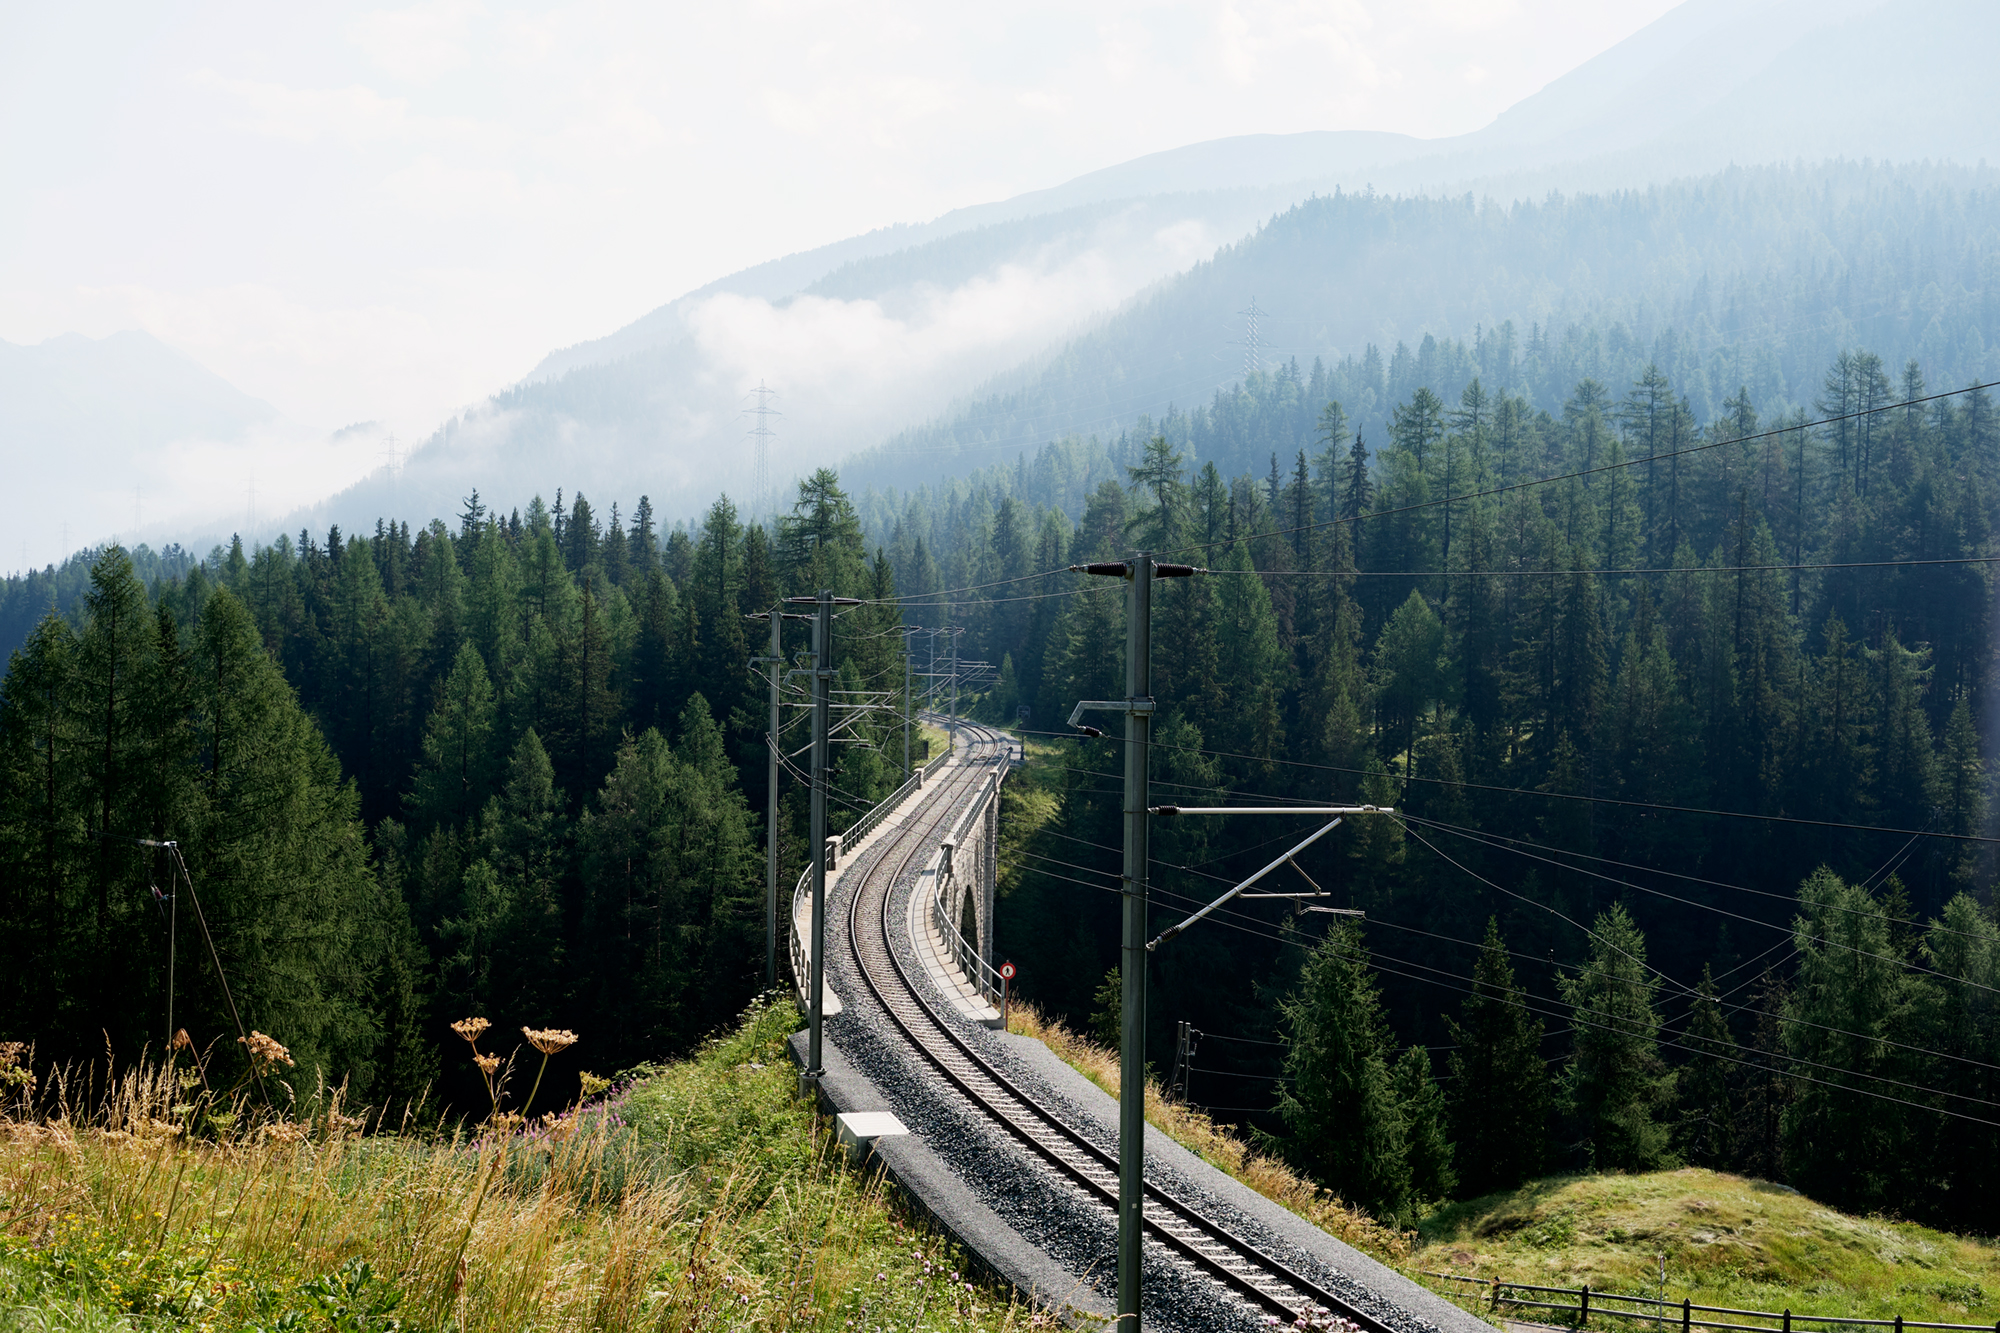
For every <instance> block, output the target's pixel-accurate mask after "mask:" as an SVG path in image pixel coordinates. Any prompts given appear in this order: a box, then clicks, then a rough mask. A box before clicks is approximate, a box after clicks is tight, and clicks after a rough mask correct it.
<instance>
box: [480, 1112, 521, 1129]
mask: <svg viewBox="0 0 2000 1333" xmlns="http://www.w3.org/2000/svg"><path fill="white" fill-rule="evenodd" d="M486 1123H487V1124H489V1125H491V1126H493V1128H495V1129H497V1130H499V1131H500V1132H502V1133H503V1134H504V1133H506V1132H507V1131H509V1130H515V1129H519V1128H520V1127H521V1126H522V1124H523V1123H525V1121H524V1120H523V1118H522V1116H521V1114H520V1113H519V1112H517V1111H500V1112H498V1113H496V1114H495V1115H494V1116H493V1118H492V1119H491V1120H488V1121H487V1122H486Z"/></svg>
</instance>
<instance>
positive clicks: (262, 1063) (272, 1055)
mask: <svg viewBox="0 0 2000 1333" xmlns="http://www.w3.org/2000/svg"><path fill="white" fill-rule="evenodd" d="M236 1040H237V1041H239V1042H241V1043H242V1044H243V1045H245V1046H247V1047H249V1048H250V1058H251V1059H252V1060H254V1061H256V1062H257V1064H258V1066H259V1067H260V1068H263V1067H268V1066H270V1065H288V1064H291V1063H293V1061H292V1053H291V1052H290V1051H288V1050H286V1049H285V1048H284V1047H283V1046H281V1045H279V1043H278V1041H277V1039H276V1038H273V1037H267V1036H265V1035H264V1034H263V1033H261V1032H259V1031H258V1030H257V1029H256V1028H251V1029H250V1035H249V1036H247V1037H238V1038H237V1039H236Z"/></svg>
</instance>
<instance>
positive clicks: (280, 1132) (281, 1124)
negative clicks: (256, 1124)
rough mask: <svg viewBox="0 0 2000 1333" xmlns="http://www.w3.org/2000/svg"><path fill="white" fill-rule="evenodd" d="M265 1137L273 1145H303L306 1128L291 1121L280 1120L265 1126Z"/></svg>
mask: <svg viewBox="0 0 2000 1333" xmlns="http://www.w3.org/2000/svg"><path fill="white" fill-rule="evenodd" d="M263 1132H264V1137H265V1138H266V1139H267V1140H269V1141H270V1142H272V1143H303V1142H305V1137H306V1127H305V1126H304V1125H295V1124H293V1123H292V1122H291V1121H289V1120H279V1121H276V1122H274V1123H272V1124H268V1125H265V1126H264V1129H263Z"/></svg>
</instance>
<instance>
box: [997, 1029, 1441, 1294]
mask: <svg viewBox="0 0 2000 1333" xmlns="http://www.w3.org/2000/svg"><path fill="white" fill-rule="evenodd" d="M1007 1030H1008V1031H1009V1032H1014V1033H1018V1034H1020V1035H1021V1036H1024V1037H1033V1038H1035V1039H1036V1040H1037V1041H1040V1042H1041V1043H1042V1044H1043V1045H1045V1046H1047V1047H1048V1048H1049V1049H1050V1050H1052V1051H1054V1052H1055V1053H1056V1055H1057V1056H1059V1057H1060V1058H1061V1059H1062V1060H1063V1062H1064V1063H1065V1064H1068V1065H1069V1066H1070V1067H1071V1068H1073V1069H1075V1070H1076V1071H1077V1072H1078V1073H1080V1074H1082V1075H1083V1076H1084V1077H1085V1078H1087V1079H1089V1080H1090V1081H1091V1082H1092V1083H1095V1084H1096V1085H1097V1086H1098V1087H1100V1088H1102V1089H1104V1090H1105V1091H1106V1092H1108V1093H1110V1094H1111V1095H1112V1096H1114V1097H1116V1096H1117V1095H1118V1090H1119V1087H1120V1085H1121V1081H1120V1079H1119V1076H1118V1053H1117V1052H1116V1051H1113V1050H1109V1049H1107V1048H1105V1047H1103V1046H1100V1045H1098V1044H1097V1043H1096V1042H1094V1041H1091V1040H1090V1039H1089V1038H1087V1037H1082V1036H1079V1035H1078V1034H1077V1033H1075V1032H1072V1031H1071V1030H1070V1029H1069V1028H1067V1027H1065V1026H1064V1025H1063V1024H1062V1023H1061V1022H1059V1021H1057V1020H1055V1019H1051V1018H1046V1017H1044V1016H1043V1015H1042V1012H1041V1010H1039V1009H1038V1008H1036V1007H1035V1006H1034V1005H1033V1004H1027V1003H1023V1002H1021V1001H1019V1000H1016V1001H1015V1002H1014V1005H1013V1009H1012V1011H1011V1013H1010V1015H1009V1018H1008V1021H1007ZM1146 1119H1147V1120H1148V1121H1149V1122H1151V1123H1152V1125H1153V1126H1154V1127H1155V1128H1157V1129H1159V1130H1160V1131H1162V1132H1163V1133H1165V1134H1166V1135H1167V1136H1168V1137H1170V1138H1172V1139H1173V1140H1174V1142H1176V1143H1178V1144H1180V1145H1181V1146H1182V1147H1184V1148H1186V1149H1187V1150H1188V1151H1189V1152H1192V1153H1194V1154H1195V1155H1196V1156H1198V1157H1200V1158H1201V1159H1202V1160H1203V1161H1205V1162H1208V1163H1209V1164H1210V1165H1212V1166H1214V1167H1216V1168H1217V1169H1219V1170H1221V1171H1225V1172H1227V1173H1228V1174H1229V1175H1231V1176H1234V1177H1235V1178H1236V1179H1238V1180H1240V1181H1242V1182H1243V1183H1244V1184H1245V1185H1248V1186H1249V1187H1250V1188H1251V1189H1253V1190H1256V1191H1257V1192H1258V1193H1259V1194H1261V1195H1263V1196H1264V1197H1265V1198H1267V1199H1269V1200H1271V1201H1272V1202H1273V1203H1277V1204H1281V1205H1283V1206H1284V1207H1286V1208H1289V1209H1291V1210H1292V1211H1293V1212H1295V1213H1297V1214H1298V1215H1299V1216H1300V1217H1303V1218H1305V1219H1306V1220H1307V1221H1309V1222H1311V1223H1312V1224H1313V1225H1314V1226H1317V1227H1319V1228H1320V1229H1321V1230H1322V1231H1325V1232H1326V1233H1327V1234H1328V1235H1331V1236H1334V1237H1337V1238H1338V1239H1340V1240H1343V1241H1345V1242H1347V1243H1348V1244H1349V1245H1352V1246H1354V1247H1355V1248H1356V1249H1359V1250H1363V1251H1365V1252H1367V1253H1368V1254H1372V1255H1374V1256H1375V1257H1376V1258H1377V1259H1380V1260H1382V1261H1383V1262H1384V1263H1401V1262H1402V1261H1404V1260H1406V1259H1408V1258H1409V1255H1410V1246H1411V1242H1412V1240H1413V1234H1412V1233H1407V1232H1402V1231H1398V1230H1396V1229H1395V1228H1393V1227H1385V1226H1383V1225H1382V1224H1381V1223H1379V1222H1377V1221H1376V1220H1375V1219H1374V1218H1372V1217H1370V1216H1369V1215H1368V1214H1367V1213H1365V1212H1363V1211H1362V1210H1360V1209H1359V1208H1356V1207H1353V1206H1352V1205H1350V1204H1347V1203H1343V1202H1342V1201H1341V1200H1340V1199H1338V1198H1336V1197H1334V1196H1333V1195H1331V1194H1329V1193H1327V1191H1325V1190H1324V1189H1322V1188H1320V1187H1319V1186H1318V1185H1315V1184H1313V1183H1312V1182H1311V1181H1309V1180H1307V1179H1305V1178H1304V1177H1302V1176H1300V1175H1299V1174H1298V1173H1297V1172H1295V1171H1293V1170H1292V1169H1291V1168H1290V1167H1288V1166H1286V1165H1285V1164H1284V1163H1283V1162H1280V1161H1278V1160H1277V1159H1276V1158H1273V1157H1268V1156H1266V1155H1264V1154H1263V1153H1260V1152H1258V1151H1256V1150H1255V1149H1254V1148H1252V1147H1251V1146H1250V1145H1249V1144H1248V1143H1245V1142H1244V1141H1243V1139H1242V1138H1241V1137H1239V1136H1238V1135H1237V1134H1236V1132H1235V1131H1234V1130H1232V1129H1230V1128H1228V1127H1226V1126H1223V1125H1218V1124H1216V1123H1215V1121H1214V1120H1213V1119H1211V1118H1210V1117H1209V1116H1208V1115H1206V1114H1204V1113H1203V1112H1201V1111H1197V1110H1194V1109H1192V1108H1191V1107H1187V1106H1183V1105H1181V1104H1180V1103H1178V1102H1171V1101H1168V1100H1167V1099H1166V1098H1165V1097H1164V1096H1162V1095H1161V1093H1160V1087H1159V1085H1158V1084H1157V1083H1153V1082H1151V1081H1150V1080H1149V1081H1148V1082H1147V1084H1146Z"/></svg>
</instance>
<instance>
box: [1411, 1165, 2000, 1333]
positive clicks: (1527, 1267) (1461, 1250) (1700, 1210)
mask: <svg viewBox="0 0 2000 1333" xmlns="http://www.w3.org/2000/svg"><path fill="white" fill-rule="evenodd" d="M1419 1236H1420V1241H1419V1248H1418V1249H1417V1250H1416V1251H1415V1253H1414V1254H1413V1255H1412V1256H1411V1257H1410V1260H1409V1264H1410V1266H1411V1267H1412V1268H1416V1269H1429V1270H1433V1271H1437V1272H1451V1273H1457V1274H1462V1275H1465V1276H1470V1277H1479V1278H1488V1279H1490V1278H1494V1277H1498V1278H1502V1279H1506V1280H1511V1281H1517V1282H1534V1283H1541V1284H1544V1285H1548V1286H1561V1287H1578V1286H1582V1285H1583V1284H1584V1283H1586V1282H1587V1283H1589V1284H1590V1286H1591V1288H1592V1289H1593V1290H1598V1291H1611V1292H1618V1293H1621V1294H1625V1295H1634V1296H1655V1297H1657V1296H1659V1295H1660V1294H1661V1281H1660V1259H1661V1257H1662V1256H1664V1257H1665V1259H1666V1282H1665V1294H1666V1297H1667V1299H1670V1300H1674V1301H1679V1300H1682V1299H1684V1298H1685V1299H1688V1300H1691V1301H1693V1302H1694V1303H1695V1304H1697V1305H1723V1306H1732V1307H1735V1308H1738V1309H1746V1310H1771V1311H1783V1310H1785V1309H1787V1308H1789V1309H1790V1310H1792V1311H1793V1312H1794V1313H1795V1314H1816V1315H1846V1316H1850V1317H1854V1318H1862V1319H1893V1318H1895V1317H1896V1316H1897V1315H1901V1316H1903V1317H1904V1318H1905V1319H1914V1320H1924V1321H1934V1322H1938V1323H1959V1324H1986V1325H1989V1326H1991V1325H1993V1324H1994V1322H1995V1321H1996V1320H2000V1245H1996V1244H1995V1243H1994V1242H1993V1241H1991V1240H1981V1239H1975V1238H1970V1237H1965V1236H1955V1235H1952V1234H1950V1233H1947V1232H1942V1231H1933V1230H1931V1229H1930V1228H1928V1227H1922V1226H1917V1225H1916V1224H1914V1223H1910V1222H1901V1221H1896V1220H1893V1219H1889V1218H1881V1217H1855V1216H1851V1215H1849V1214H1846V1213H1841V1212H1837V1211H1835V1210H1834V1209H1831V1208H1828V1207H1826V1206H1825V1205H1823V1204H1819V1203H1815V1202H1814V1201H1813V1200H1811V1199H1809V1198H1807V1197H1806V1196H1805V1195H1803V1194H1800V1193H1798V1192H1797V1191H1795V1190H1792V1189H1789V1188H1787V1187H1786V1186H1783V1185H1774V1184H1770V1183H1768V1182H1765V1181H1761V1180H1751V1179H1746V1178H1744V1177H1741V1176H1734V1175H1727V1174H1724V1173H1722V1172H1716V1171H1704V1170H1701V1169H1698V1168H1693V1167H1690V1168H1687V1169H1684V1170H1679V1171H1658V1172H1652V1173H1648V1174H1644V1175H1631V1176H1625V1175H1595V1176H1557V1177H1552V1178H1549V1179H1544V1180H1538V1181H1534V1182H1531V1183H1529V1184H1527V1185H1525V1186H1523V1187H1522V1188H1520V1189H1518V1190H1513V1191H1510V1192H1507V1193H1504V1194H1495V1195H1489V1196H1487V1197H1486V1198H1482V1199H1473V1200H1469V1201H1467V1202H1464V1203H1457V1204H1452V1205H1449V1206H1447V1207H1446V1208H1444V1209H1442V1210H1440V1211H1439V1212H1437V1213H1435V1214H1433V1215H1432V1216H1431V1217H1429V1218H1427V1219H1426V1220H1425V1221H1424V1222H1423V1223H1422V1225H1421V1226H1420V1228H1419ZM1548 1314H1549V1312H1540V1313H1536V1312H1524V1313H1523V1315H1522V1317H1524V1318H1537V1319H1541V1318H1547V1317H1548ZM1669 1322H1672V1321H1669ZM1592 1323H1593V1325H1594V1326H1599V1327H1606V1328H1616V1327H1622V1326H1627V1325H1631V1326H1632V1327H1633V1328H1634V1329H1635V1330H1637V1329H1644V1328H1650V1327H1651V1325H1650V1324H1638V1323H1636V1322H1635V1321H1631V1320H1623V1319H1606V1320H1598V1319H1595V1318H1594V1319H1593V1320H1592Z"/></svg>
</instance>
